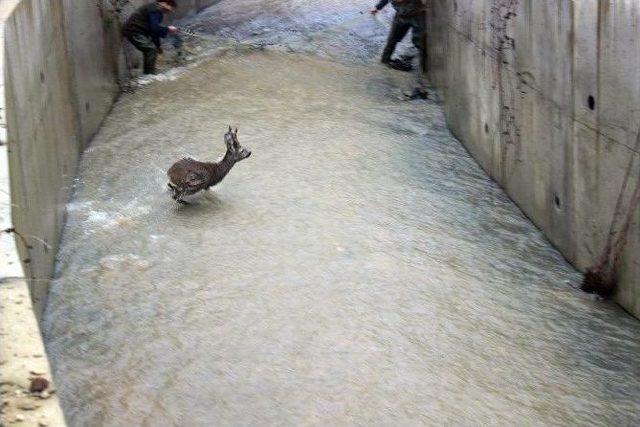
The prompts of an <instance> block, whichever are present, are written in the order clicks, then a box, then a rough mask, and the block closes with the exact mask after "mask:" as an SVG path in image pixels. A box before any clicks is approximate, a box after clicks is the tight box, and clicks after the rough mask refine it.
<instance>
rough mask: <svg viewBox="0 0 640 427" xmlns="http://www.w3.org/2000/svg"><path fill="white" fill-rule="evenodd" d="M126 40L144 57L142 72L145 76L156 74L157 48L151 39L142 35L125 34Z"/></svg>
mask: <svg viewBox="0 0 640 427" xmlns="http://www.w3.org/2000/svg"><path fill="white" fill-rule="evenodd" d="M125 37H126V38H127V40H129V41H130V42H131V44H132V45H134V46H135V47H136V49H138V50H139V51H140V52H142V55H143V57H144V70H143V72H144V73H145V74H155V73H156V61H157V60H158V53H159V52H158V47H157V46H156V44H155V43H154V42H153V40H152V39H151V37H149V36H147V35H146V34H142V33H128V34H125Z"/></svg>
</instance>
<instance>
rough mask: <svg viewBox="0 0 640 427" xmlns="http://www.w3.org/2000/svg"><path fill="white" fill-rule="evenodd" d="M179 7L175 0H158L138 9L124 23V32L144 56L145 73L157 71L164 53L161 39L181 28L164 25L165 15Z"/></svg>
mask: <svg viewBox="0 0 640 427" xmlns="http://www.w3.org/2000/svg"><path fill="white" fill-rule="evenodd" d="M176 7H177V4H176V2H175V0H158V1H154V2H153V3H149V4H147V5H145V6H142V7H140V8H139V9H138V10H136V11H135V12H134V13H133V14H132V15H131V16H130V17H129V19H128V20H127V22H126V23H125V24H124V27H123V28H122V34H123V35H124V36H125V37H126V38H127V40H129V41H130V42H131V44H132V45H134V46H135V47H136V49H138V50H139V51H140V52H142V55H143V56H144V73H145V74H155V73H156V60H157V59H158V54H160V53H162V47H161V42H160V39H162V38H165V37H167V35H168V34H176V33H177V32H178V31H179V30H178V28H176V27H174V26H171V25H170V26H168V27H164V26H162V21H163V19H164V15H166V14H169V13H171V12H173V11H174V10H175V9H176Z"/></svg>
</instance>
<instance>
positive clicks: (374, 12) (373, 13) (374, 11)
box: [369, 7, 380, 15]
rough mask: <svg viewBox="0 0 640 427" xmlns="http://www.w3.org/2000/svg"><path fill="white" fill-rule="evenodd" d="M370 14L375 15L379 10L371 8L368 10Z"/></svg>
mask: <svg viewBox="0 0 640 427" xmlns="http://www.w3.org/2000/svg"><path fill="white" fill-rule="evenodd" d="M369 12H370V13H371V14H372V15H376V14H377V13H378V12H380V11H379V10H378V9H377V8H375V7H374V8H373V9H371V10H370V11H369Z"/></svg>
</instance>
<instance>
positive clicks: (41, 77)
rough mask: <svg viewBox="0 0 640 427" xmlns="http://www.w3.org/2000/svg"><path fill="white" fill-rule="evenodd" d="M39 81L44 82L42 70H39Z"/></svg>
mask: <svg viewBox="0 0 640 427" xmlns="http://www.w3.org/2000/svg"><path fill="white" fill-rule="evenodd" d="M40 83H44V72H43V71H40Z"/></svg>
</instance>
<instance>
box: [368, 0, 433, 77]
mask: <svg viewBox="0 0 640 427" xmlns="http://www.w3.org/2000/svg"><path fill="white" fill-rule="evenodd" d="M389 1H391V5H392V6H393V8H394V9H395V10H396V15H395V16H394V18H393V23H392V24H391V30H390V31H389V38H388V39H387V45H386V46H385V47H384V51H383V52H382V63H383V64H387V65H388V66H390V67H392V68H395V69H398V70H402V71H410V70H411V65H410V64H407V63H405V62H403V61H399V60H396V59H393V58H392V55H393V52H394V51H395V50H396V45H397V44H398V43H400V42H401V41H402V39H403V38H404V37H405V36H406V35H407V33H408V32H409V30H411V36H412V42H413V45H414V46H415V47H416V48H417V49H418V52H419V53H420V61H421V62H420V66H421V68H423V69H424V64H425V62H424V49H425V46H424V39H425V37H426V35H425V19H426V18H425V7H424V4H423V3H422V0H380V1H379V2H378V4H376V6H375V7H374V8H373V9H372V10H371V13H372V14H374V15H375V14H377V13H378V12H379V11H380V10H382V9H383V8H384V7H385V6H386V5H387V4H389Z"/></svg>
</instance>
